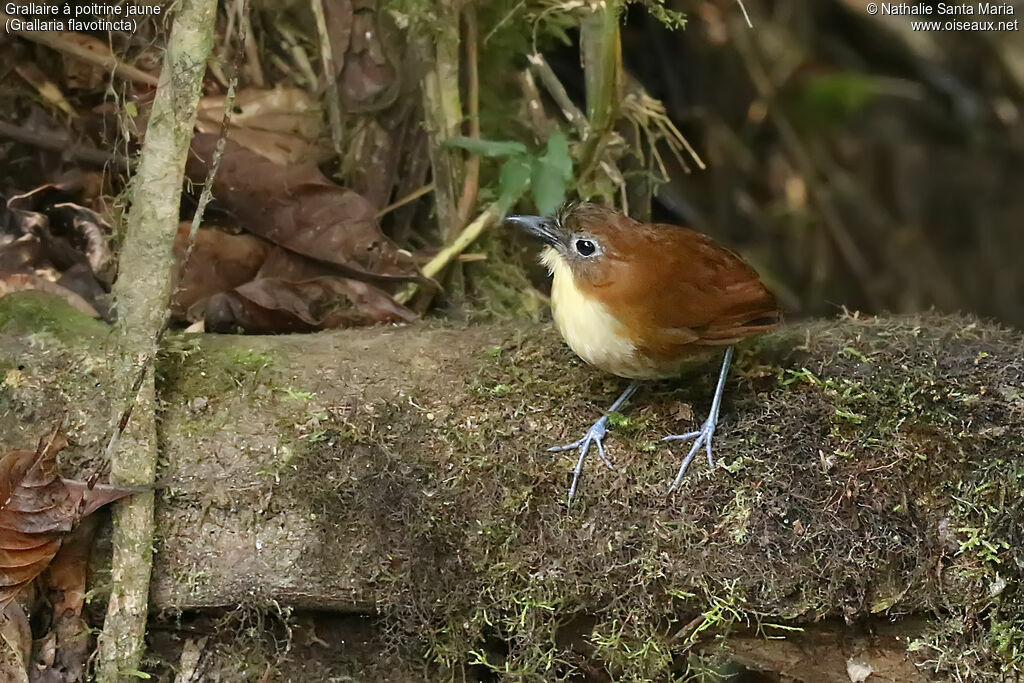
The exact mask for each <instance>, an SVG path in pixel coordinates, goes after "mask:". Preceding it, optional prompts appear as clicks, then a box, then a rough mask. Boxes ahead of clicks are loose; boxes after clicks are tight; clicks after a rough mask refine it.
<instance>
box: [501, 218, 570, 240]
mask: <svg viewBox="0 0 1024 683" xmlns="http://www.w3.org/2000/svg"><path fill="white" fill-rule="evenodd" d="M505 222H506V223H511V224H512V225H515V226H517V227H520V228H522V229H523V230H525V231H526V232H528V233H530V234H531V235H533V236H534V237H538V238H540V240H541V241H542V242H544V244H548V245H550V246H552V247H557V246H559V245H560V244H561V242H562V238H561V236H560V235H559V234H558V230H557V229H556V224H555V221H554V219H551V218H545V217H544V216H509V217H508V218H506V219H505Z"/></svg>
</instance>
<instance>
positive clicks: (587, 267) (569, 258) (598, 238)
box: [506, 202, 639, 284]
mask: <svg viewBox="0 0 1024 683" xmlns="http://www.w3.org/2000/svg"><path fill="white" fill-rule="evenodd" d="M506 221H507V222H509V223H512V224H513V225H516V226H519V227H520V228H522V229H524V230H525V231H526V232H528V233H530V234H531V235H533V236H535V237H537V238H539V239H540V240H541V241H542V242H544V244H545V245H546V247H545V249H544V251H543V252H542V253H541V263H543V264H544V265H545V266H547V268H548V270H549V271H550V272H552V273H554V272H555V271H556V270H558V269H559V267H560V266H567V267H568V269H569V271H570V272H571V273H572V275H573V279H574V280H576V281H580V280H584V281H589V282H590V283H592V284H598V283H600V282H601V281H603V280H605V279H606V278H607V277H608V275H609V272H610V270H611V269H612V268H613V265H614V264H616V263H619V264H621V263H622V262H624V261H629V260H630V258H629V257H630V251H631V249H630V244H629V242H630V241H631V236H632V235H635V233H636V228H637V226H638V225H639V223H637V222H636V221H634V220H633V219H632V218H629V217H628V216H626V215H624V214H621V213H619V212H618V211H615V210H614V209H609V208H607V207H604V206H601V205H599V204H591V203H589V202H578V203H570V204H566V205H565V206H563V207H562V208H561V209H559V211H558V212H557V213H556V214H555V215H554V216H509V217H508V218H507V219H506Z"/></svg>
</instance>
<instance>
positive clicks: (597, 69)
mask: <svg viewBox="0 0 1024 683" xmlns="http://www.w3.org/2000/svg"><path fill="white" fill-rule="evenodd" d="M621 11H622V0H602V1H601V2H599V3H596V4H595V5H594V6H593V7H592V8H591V9H590V11H589V12H587V13H586V14H585V15H584V16H583V19H582V20H581V21H580V49H581V51H582V55H581V56H582V59H583V74H584V83H585V84H586V88H587V119H588V120H589V121H590V134H589V135H588V136H587V139H586V142H585V144H584V147H583V154H582V157H581V160H580V168H581V169H582V173H581V174H580V177H581V178H586V177H587V176H589V175H590V173H592V172H593V170H594V168H595V167H596V165H597V161H598V159H600V157H601V152H602V150H603V148H604V146H605V145H606V144H607V143H608V138H609V135H610V133H611V132H612V130H613V127H614V125H615V121H616V119H617V118H618V116H619V103H620V102H621V101H622V40H621V35H620V31H619V15H620V13H621Z"/></svg>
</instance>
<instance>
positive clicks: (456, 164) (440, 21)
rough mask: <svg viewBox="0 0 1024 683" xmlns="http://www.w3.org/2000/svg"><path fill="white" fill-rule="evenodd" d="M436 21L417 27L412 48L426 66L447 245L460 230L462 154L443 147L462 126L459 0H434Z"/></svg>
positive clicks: (427, 108)
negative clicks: (459, 204) (457, 0)
mask: <svg viewBox="0 0 1024 683" xmlns="http://www.w3.org/2000/svg"><path fill="white" fill-rule="evenodd" d="M435 8H436V10H437V21H436V22H432V23H431V24H430V25H427V24H426V23H420V24H419V25H417V26H416V27H415V28H414V29H413V30H414V36H413V42H414V52H415V54H416V57H417V59H419V60H420V61H421V62H422V63H423V64H426V65H428V71H427V73H426V75H425V76H424V78H423V85H422V89H423V113H424V124H425V128H426V130H427V135H428V136H429V138H430V164H431V167H432V168H433V176H434V203H435V206H436V209H437V222H438V226H439V228H440V233H441V238H442V240H443V241H444V242H445V243H446V244H447V243H450V242H451V241H452V240H454V239H455V237H456V236H457V235H458V234H459V231H460V230H461V228H462V226H461V225H460V224H459V210H458V202H459V189H460V188H461V186H462V154H461V153H460V152H459V150H457V149H451V148H448V147H446V146H445V142H447V140H448V139H449V138H451V137H453V136H456V135H458V134H459V132H460V129H461V126H462V98H461V96H460V94H459V3H458V2H456V1H455V0H436V2H435Z"/></svg>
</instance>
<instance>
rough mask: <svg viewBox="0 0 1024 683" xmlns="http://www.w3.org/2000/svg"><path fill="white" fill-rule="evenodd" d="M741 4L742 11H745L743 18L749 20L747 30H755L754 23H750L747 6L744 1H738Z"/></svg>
mask: <svg viewBox="0 0 1024 683" xmlns="http://www.w3.org/2000/svg"><path fill="white" fill-rule="evenodd" d="M736 2H737V3H738V4H739V6H740V9H741V10H743V18H744V19H746V20H747V28H754V24H753V22H751V21H750V15H749V14H747V6H746V5H744V4H743V0H736Z"/></svg>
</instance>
